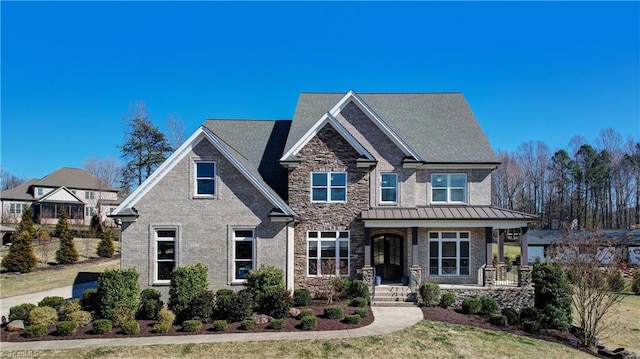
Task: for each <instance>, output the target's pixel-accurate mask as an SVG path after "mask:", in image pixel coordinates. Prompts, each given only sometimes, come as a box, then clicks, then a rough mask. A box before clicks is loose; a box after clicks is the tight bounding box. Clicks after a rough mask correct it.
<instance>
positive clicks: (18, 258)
mask: <svg viewBox="0 0 640 359" xmlns="http://www.w3.org/2000/svg"><path fill="white" fill-rule="evenodd" d="M36 261H37V259H36V255H35V254H34V253H33V246H32V245H31V236H30V234H29V232H28V231H22V232H20V233H18V234H14V236H13V240H12V242H11V247H10V248H9V254H7V256H6V257H4V258H3V259H2V266H3V267H4V268H5V269H6V270H7V271H9V272H20V273H29V272H31V270H32V269H33V268H34V267H35V266H36Z"/></svg>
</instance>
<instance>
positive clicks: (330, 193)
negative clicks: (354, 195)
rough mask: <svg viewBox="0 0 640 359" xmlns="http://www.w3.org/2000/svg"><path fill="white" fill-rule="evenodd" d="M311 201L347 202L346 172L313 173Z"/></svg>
mask: <svg viewBox="0 0 640 359" xmlns="http://www.w3.org/2000/svg"><path fill="white" fill-rule="evenodd" d="M311 201H313V202H346V201H347V173H346V172H313V173H311Z"/></svg>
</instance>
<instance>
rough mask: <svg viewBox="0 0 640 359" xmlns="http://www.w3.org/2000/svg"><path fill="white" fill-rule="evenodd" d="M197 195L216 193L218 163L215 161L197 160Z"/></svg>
mask: <svg viewBox="0 0 640 359" xmlns="http://www.w3.org/2000/svg"><path fill="white" fill-rule="evenodd" d="M195 187H196V188H195V194H196V196H204V197H207V196H209V197H211V196H214V195H215V194H216V165H215V163H213V162H196V183H195Z"/></svg>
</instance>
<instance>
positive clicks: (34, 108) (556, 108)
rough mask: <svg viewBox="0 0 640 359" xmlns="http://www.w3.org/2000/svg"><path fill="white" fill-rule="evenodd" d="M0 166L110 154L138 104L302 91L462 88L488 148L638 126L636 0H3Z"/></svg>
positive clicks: (230, 107)
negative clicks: (537, 0)
mask: <svg viewBox="0 0 640 359" xmlns="http://www.w3.org/2000/svg"><path fill="white" fill-rule="evenodd" d="M0 11H1V51H2V53H1V57H2V61H1V76H2V78H1V86H2V87H1V101H2V102H1V113H0V114H1V121H2V122H1V128H0V129H1V133H0V136H1V137H0V138H1V162H2V163H1V165H2V168H3V169H4V170H5V171H9V172H11V173H13V174H15V175H17V176H20V177H24V178H34V177H37V178H39V177H43V176H45V175H47V174H48V173H50V172H52V171H54V170H56V169H58V168H59V167H63V166H68V167H81V166H82V160H83V159H84V158H89V157H92V156H98V157H106V156H111V157H115V158H118V157H119V150H118V149H117V147H116V146H117V145H119V144H122V142H123V131H124V129H125V125H124V121H123V115H125V114H126V113H127V111H128V108H129V105H130V104H132V103H134V102H136V101H144V102H145V103H146V105H147V109H148V111H149V114H150V115H151V118H152V119H153V121H154V123H156V124H157V125H158V126H159V127H160V129H161V130H163V131H166V129H167V128H166V119H167V115H168V114H170V113H176V114H177V115H179V116H180V118H181V119H182V120H183V121H184V124H185V136H188V135H189V134H191V133H192V132H193V131H195V129H196V128H197V127H198V126H199V125H200V124H202V123H203V121H204V120H205V119H207V118H258V119H290V118H291V117H292V116H293V112H294V110H295V105H296V101H297V98H298V95H299V93H300V92H302V91H338V92H345V93H346V92H347V91H348V90H349V89H353V90H355V91H356V92H448V91H460V92H463V93H464V94H465V97H466V98H467V101H468V102H469V104H470V106H471V108H472V110H473V112H474V114H475V115H476V117H477V118H478V121H479V122H480V125H481V126H482V127H483V129H484V131H485V133H486V134H487V136H488V137H489V140H490V142H491V144H492V145H493V147H494V148H495V149H504V150H509V151H512V150H515V149H516V148H517V146H518V145H520V144H521V143H522V142H525V141H538V140H539V141H543V142H545V143H546V144H548V145H549V146H550V147H551V148H552V149H558V148H563V147H565V148H566V145H567V143H568V141H569V140H570V139H571V138H572V137H573V136H575V135H581V136H584V137H585V138H586V139H587V140H590V141H593V140H594V139H595V138H596V137H597V136H598V132H599V131H600V130H602V129H605V128H606V127H613V128H614V129H615V130H617V131H618V132H619V133H621V134H622V135H623V136H624V137H625V138H626V137H632V138H634V139H636V140H637V139H638V138H640V3H639V2H622V3H597V2H541V3H530V2H496V3H481V2H472V3H465V2H451V3H437V2H404V3H387V2H373V3H369V2H350V3H342V2H331V3H324V2H323V3H320V2H280V3H274V2H259V3H249V2H240V3H225V2H192V3H177V2H86V3H85V2H63V3H60V2H7V1H2V2H1V3H0Z"/></svg>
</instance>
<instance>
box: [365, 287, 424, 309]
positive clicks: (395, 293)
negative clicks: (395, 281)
mask: <svg viewBox="0 0 640 359" xmlns="http://www.w3.org/2000/svg"><path fill="white" fill-rule="evenodd" d="M375 291H376V292H375V297H374V298H373V305H375V306H411V305H414V303H415V302H416V294H415V293H412V292H411V288H409V287H407V286H390V285H381V286H377V287H376V288H375Z"/></svg>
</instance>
